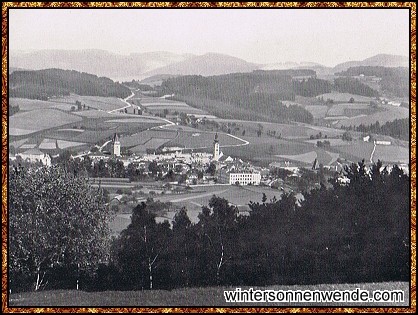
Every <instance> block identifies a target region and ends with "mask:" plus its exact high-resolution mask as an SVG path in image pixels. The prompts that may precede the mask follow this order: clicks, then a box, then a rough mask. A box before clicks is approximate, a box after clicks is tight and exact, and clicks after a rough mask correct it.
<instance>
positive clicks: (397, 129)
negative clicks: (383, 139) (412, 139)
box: [342, 118, 410, 141]
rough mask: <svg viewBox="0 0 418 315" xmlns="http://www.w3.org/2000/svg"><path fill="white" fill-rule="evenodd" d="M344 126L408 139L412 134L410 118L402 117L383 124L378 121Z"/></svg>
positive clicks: (348, 128) (349, 128)
mask: <svg viewBox="0 0 418 315" xmlns="http://www.w3.org/2000/svg"><path fill="white" fill-rule="evenodd" d="M342 128H344V129H347V130H355V131H360V132H364V133H369V132H370V133H376V134H382V135H387V136H391V137H393V138H397V139H401V140H405V141H408V140H409V136H410V128H409V119H408V118H402V119H395V120H394V121H388V122H386V123H384V124H383V125H381V124H380V123H379V121H376V122H375V123H374V124H370V125H364V124H360V125H358V126H354V127H353V126H349V127H344V126H342Z"/></svg>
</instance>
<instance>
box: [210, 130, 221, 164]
mask: <svg viewBox="0 0 418 315" xmlns="http://www.w3.org/2000/svg"><path fill="white" fill-rule="evenodd" d="M212 159H213V160H214V161H218V160H219V140H218V133H216V134H215V139H214V140H213V158H212Z"/></svg>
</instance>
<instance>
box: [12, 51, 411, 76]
mask: <svg viewBox="0 0 418 315" xmlns="http://www.w3.org/2000/svg"><path fill="white" fill-rule="evenodd" d="M356 66H384V67H408V66H409V58H408V57H406V56H397V55H388V54H379V55H376V56H373V57H370V58H366V59H364V60H361V61H348V62H344V63H341V64H338V65H336V66H335V67H334V68H331V67H326V66H323V65H321V64H319V63H315V62H303V61H302V62H277V63H269V64H257V63H251V62H247V61H245V60H243V59H240V58H237V57H232V56H229V55H225V54H219V53H207V54H203V55H193V54H176V53H171V52H167V51H157V52H145V53H131V54H129V55H120V54H115V53H111V52H108V51H105V50H98V49H88V50H39V51H29V52H24V51H16V52H10V69H14V68H21V69H31V70H41V69H50V68H58V69H64V70H76V71H81V72H86V73H92V74H95V75H98V76H104V77H108V78H111V79H113V80H118V81H131V80H132V79H135V80H141V79H145V78H147V77H151V76H155V75H166V76H169V75H202V76H212V75H222V74H228V73H237V72H252V71H253V70H259V69H261V70H283V69H310V70H315V71H316V72H317V74H327V75H328V74H334V73H336V72H341V71H345V70H347V69H348V68H350V67H356Z"/></svg>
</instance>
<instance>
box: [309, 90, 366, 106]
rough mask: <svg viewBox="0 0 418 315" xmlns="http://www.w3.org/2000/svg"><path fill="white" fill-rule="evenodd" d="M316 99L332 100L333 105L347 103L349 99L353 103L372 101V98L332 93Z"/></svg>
mask: <svg viewBox="0 0 418 315" xmlns="http://www.w3.org/2000/svg"><path fill="white" fill-rule="evenodd" d="M316 98H317V99H323V100H324V101H327V100H328V99H330V100H333V101H334V103H348V102H349V101H350V99H351V98H353V99H354V102H355V103H368V104H370V101H373V100H374V98H373V97H368V96H362V95H356V94H350V93H339V92H332V93H325V94H322V95H319V96H317V97H316Z"/></svg>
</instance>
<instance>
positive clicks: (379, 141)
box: [374, 140, 391, 145]
mask: <svg viewBox="0 0 418 315" xmlns="http://www.w3.org/2000/svg"><path fill="white" fill-rule="evenodd" d="M374 143H375V144H376V145H391V142H390V141H383V140H376V141H375V142H374Z"/></svg>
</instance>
